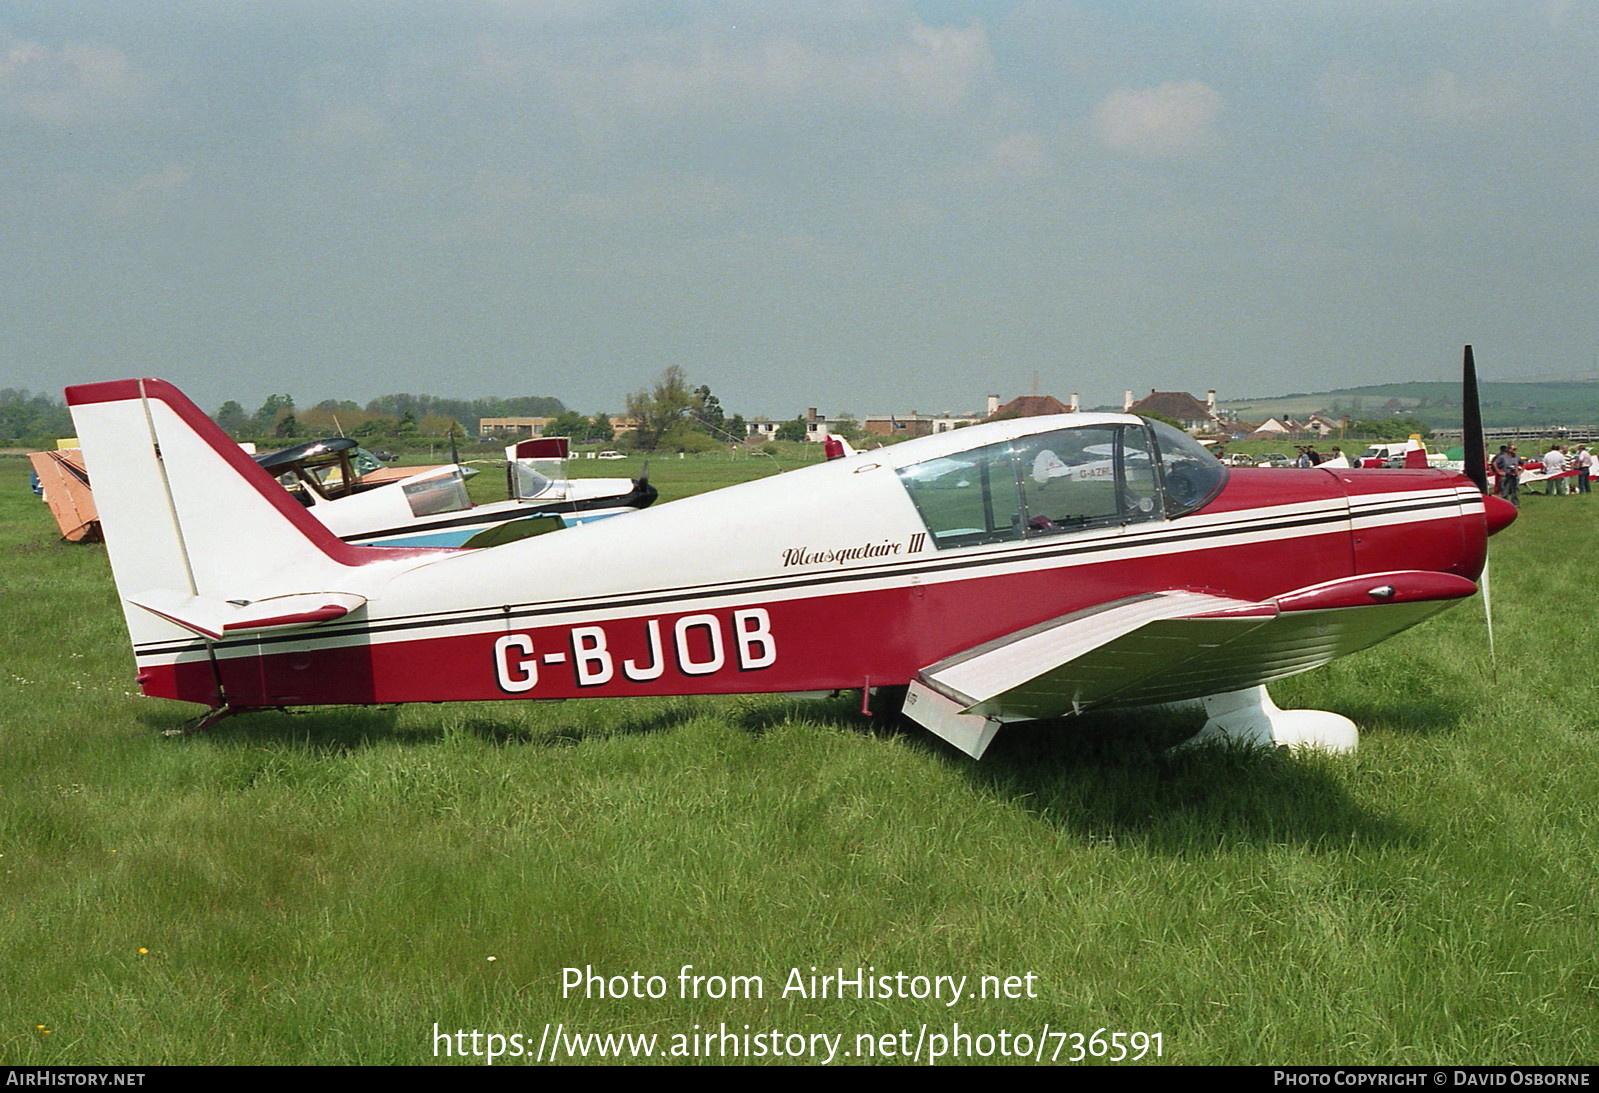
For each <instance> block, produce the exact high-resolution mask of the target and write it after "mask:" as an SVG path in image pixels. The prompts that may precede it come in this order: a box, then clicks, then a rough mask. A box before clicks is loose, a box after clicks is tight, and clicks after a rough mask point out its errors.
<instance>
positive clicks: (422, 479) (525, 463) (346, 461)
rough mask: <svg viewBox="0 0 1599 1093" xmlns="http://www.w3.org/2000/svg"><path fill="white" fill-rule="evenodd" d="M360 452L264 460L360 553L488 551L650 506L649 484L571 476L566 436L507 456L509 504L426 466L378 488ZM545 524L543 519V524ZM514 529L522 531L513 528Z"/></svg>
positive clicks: (349, 445) (346, 448)
mask: <svg viewBox="0 0 1599 1093" xmlns="http://www.w3.org/2000/svg"><path fill="white" fill-rule="evenodd" d="M359 450H360V449H358V448H356V445H355V441H353V440H346V439H342V438H335V439H331V440H319V441H315V442H313V443H311V444H302V445H300V446H299V447H296V448H290V449H288V450H287V451H284V452H277V453H274V454H272V455H265V456H257V457H256V462H257V463H259V464H260V465H261V466H262V467H264V468H266V469H267V470H268V471H269V472H270V473H272V474H273V475H274V476H276V477H277V479H278V481H279V482H280V483H281V484H282V485H283V486H284V487H285V488H286V489H287V490H288V491H289V493H290V495H291V496H292V497H294V499H295V500H297V501H299V502H300V503H301V504H302V505H304V506H306V508H307V509H308V510H309V511H310V513H311V514H312V515H313V516H315V517H316V518H317V519H318V520H320V521H321V522H322V523H323V524H326V525H327V526H328V528H329V529H331V530H332V532H333V533H334V534H335V535H337V536H338V537H339V538H341V539H343V540H344V541H345V542H349V543H356V544H359V545H362V546H433V547H459V546H480V545H486V544H487V543H490V542H508V541H510V540H511V539H515V538H523V537H526V536H529V535H534V534H539V533H542V532H544V531H549V530H555V529H558V528H561V527H572V526H575V525H577V524H582V523H587V522H589V521H591V520H600V519H604V518H605V517H607V516H616V515H620V514H622V513H625V512H632V511H634V510H635V509H641V508H645V507H647V506H649V505H650V504H652V503H653V502H654V501H655V497H656V491H655V488H654V487H653V486H651V485H650V484H649V482H648V481H647V480H646V479H642V478H641V479H632V478H579V479H568V478H567V477H566V461H567V457H568V454H569V449H568V445H567V439H566V438H565V437H545V438H539V439H535V440H524V441H521V442H519V443H516V444H512V445H510V446H509V447H507V448H506V449H505V458H506V491H507V493H508V495H509V500H506V501H499V502H494V503H492V504H485V505H474V504H473V503H472V500H471V498H470V497H468V496H467V491H466V481H465V476H466V474H467V473H475V472H469V469H468V468H464V467H462V466H460V465H459V464H456V463H449V464H445V465H444V466H440V467H425V468H421V469H420V470H417V471H416V473H411V474H408V475H402V476H401V477H399V478H394V477H393V475H394V472H395V470H401V471H403V470H404V468H394V469H388V468H385V469H384V471H383V472H380V473H386V474H387V475H388V476H389V478H388V480H387V481H385V482H383V483H382V484H380V485H378V486H376V487H374V486H372V485H371V484H370V482H371V478H372V475H371V473H370V472H368V473H365V474H359V475H357V474H356V473H355V470H356V468H352V466H351V457H352V455H353V454H354V453H356V452H358V451H359ZM541 518H544V519H541ZM512 525H514V526H512Z"/></svg>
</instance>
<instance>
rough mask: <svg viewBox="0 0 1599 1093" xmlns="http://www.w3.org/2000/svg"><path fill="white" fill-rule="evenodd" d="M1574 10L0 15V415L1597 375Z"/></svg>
mask: <svg viewBox="0 0 1599 1093" xmlns="http://www.w3.org/2000/svg"><path fill="white" fill-rule="evenodd" d="M1596 129H1599V3H1594V2H1585V0H1557V2H1548V3H1544V2H1539V0H1521V2H1506V3H1477V2H1470V0H1454V2H1439V3H1431V2H1419V0H1418V2H1409V0H1344V2H1334V0H1298V2H1295V0H1258V2H1241V0H1240V2H1232V0H1209V2H1197V0H1195V2H1185V0H1149V2H1138V0H1126V2H1110V0H1104V2H1098V0H1096V2H1082V3H1067V2H1057V0H1017V2H1010V3H1002V2H994V3H972V2H964V3H962V2H954V0H947V2H926V3H899V2H890V0H882V2H877V0H858V2H836V3H835V2H821V0H818V2H802V0H786V2H782V3H777V2H762V3H722V2H712V0H705V2H698V3H696V2H686V0H670V2H668V0H652V2H624V0H614V2H612V0H480V2H473V0H450V2H442V0H441V2H437V3H433V2H405V0H392V2H375V0H371V2H360V3H356V2H340V0H303V2H290V0H234V2H225V3H224V2H188V0H160V2H159V3H156V2H144V0H121V2H117V3H108V2H105V0H93V2H80V3H74V2H71V0H44V2H37V3H36V2H30V0H0V242H3V246H0V286H3V292H0V320H3V332H4V334H3V340H0V347H3V348H0V386H16V387H28V388H30V389H33V390H54V391H57V392H58V391H59V389H60V387H61V386H63V385H64V384H67V383H77V382H83V381H87V380H97V379H111V378H121V377H125V376H131V375H155V376H162V377H165V378H168V379H171V380H173V381H175V382H177V383H178V384H179V385H180V386H182V387H184V388H185V389H186V390H187V391H188V392H189V393H190V395H191V396H192V397H193V398H194V399H195V400H196V401H197V402H199V403H200V404H201V406H202V407H204V408H205V409H207V410H215V409H216V407H217V406H218V405H219V404H220V403H221V402H222V400H224V399H227V398H236V399H238V400H240V401H241V402H242V403H244V404H245V405H246V406H247V407H251V408H253V407H254V406H255V405H257V404H259V402H260V401H261V400H262V399H263V398H264V397H265V396H266V395H268V394H269V393H272V392H277V391H283V392H287V393H289V394H292V395H293V396H294V397H295V399H296V400H297V402H299V403H300V404H301V405H308V404H311V403H314V402H316V401H318V400H320V399H323V398H354V399H357V400H359V401H365V400H367V399H369V398H371V397H373V396H375V395H378V394H382V393H386V392H393V391H411V392H427V393H433V394H440V395H455V396H462V397H476V396H481V395H492V394H551V395H555V396H557V397H559V398H561V399H562V400H564V401H565V402H566V403H567V405H568V406H570V407H571V408H573V409H577V410H581V411H584V412H593V411H596V410H600V409H609V410H613V411H614V410H618V409H620V408H621V406H622V401H623V398H624V396H625V394H626V392H627V391H629V390H631V389H635V388H638V387H640V386H643V385H644V384H645V382H646V381H647V380H648V379H649V378H651V377H652V376H654V375H655V374H657V373H659V372H660V371H661V370H662V369H663V368H664V367H666V366H667V365H672V364H676V365H680V366H682V367H683V368H684V369H685V370H686V372H687V373H688V376H689V378H690V380H691V382H694V383H708V384H710V386H711V387H712V389H713V390H714V391H715V392H716V393H717V394H718V395H719V396H720V397H721V399H722V402H723V404H724V406H726V407H727V408H728V409H729V410H730V411H741V412H743V413H745V414H746V415H753V414H768V415H771V416H774V417H775V416H785V417H788V416H793V415H794V414H795V413H796V412H798V411H799V410H801V409H803V408H804V407H807V406H816V407H818V408H820V409H821V410H822V412H824V413H837V412H840V411H846V410H847V411H855V412H860V413H866V412H877V411H886V410H901V411H904V410H910V409H919V410H922V411H924V412H925V411H933V410H945V409H949V410H959V409H964V408H972V407H980V406H981V405H982V401H983V396H984V395H986V394H988V393H989V392H997V393H998V394H999V395H1001V397H1002V398H1006V399H1008V398H1010V397H1012V396H1014V395H1017V394H1025V393H1029V392H1030V391H1031V390H1032V388H1033V383H1034V376H1035V374H1036V376H1037V383H1038V388H1039V390H1040V391H1041V392H1044V393H1053V394H1056V395H1059V396H1061V397H1062V398H1064V397H1065V396H1067V395H1068V394H1070V393H1071V392H1073V391H1078V392H1081V394H1082V395H1083V397H1084V399H1085V401H1086V402H1088V403H1090V404H1092V403H1100V402H1119V400H1120V398H1121V392H1122V390H1123V389H1125V388H1134V389H1137V390H1138V391H1139V392H1140V393H1143V392H1147V390H1148V389H1150V388H1159V389H1161V390H1189V391H1193V392H1195V393H1196V394H1201V395H1202V394H1203V392H1204V391H1205V390H1206V389H1207V388H1212V387H1213V388H1216V389H1217V390H1218V391H1219V393H1220V394H1221V395H1222V396H1223V397H1227V396H1234V397H1236V396H1245V395H1265V394H1280V393H1285V392H1289V391H1299V390H1320V389H1325V388H1328V387H1332V386H1344V385H1353V384H1358V383H1368V382H1380V381H1382V380H1385V379H1447V378H1451V377H1452V376H1453V375H1454V370H1455V368H1456V367H1457V366H1458V358H1459V352H1460V345H1461V344H1462V343H1464V342H1467V341H1472V342H1474V343H1475V344H1476V346H1477V359H1478V363H1479V367H1480V368H1481V369H1482V372H1483V375H1484V378H1488V379H1495V378H1504V379H1509V378H1514V377H1516V376H1518V375H1549V374H1558V373H1571V372H1592V371H1593V370H1594V369H1595V366H1596V352H1599V312H1596V307H1595V304H1596V298H1599V294H1596V291H1595V288H1596V283H1595V282H1596V273H1599V230H1596V217H1599V140H1596V137H1599V133H1596Z"/></svg>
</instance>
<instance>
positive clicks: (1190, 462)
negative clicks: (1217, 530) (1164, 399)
mask: <svg viewBox="0 0 1599 1093" xmlns="http://www.w3.org/2000/svg"><path fill="white" fill-rule="evenodd" d="M1144 420H1145V421H1146V422H1148V423H1149V427H1150V429H1151V430H1152V431H1153V432H1154V434H1155V443H1156V445H1158V447H1159V449H1160V462H1161V470H1162V474H1161V479H1162V482H1163V483H1164V486H1165V494H1166V515H1167V516H1171V517H1177V516H1183V515H1185V514H1187V513H1190V512H1194V511H1196V510H1198V509H1201V508H1204V507H1205V505H1206V503H1207V502H1209V501H1210V499H1211V498H1213V497H1215V496H1216V495H1217V494H1218V493H1220V492H1221V488H1222V486H1223V485H1224V484H1225V483H1226V481H1227V468H1226V467H1225V466H1223V465H1222V462H1221V460H1219V459H1217V458H1216V457H1215V456H1213V455H1211V454H1210V452H1208V451H1206V450H1205V446H1204V445H1203V444H1201V443H1200V442H1199V441H1197V440H1195V439H1194V438H1193V437H1191V436H1189V435H1188V434H1187V433H1185V432H1182V431H1181V430H1179V429H1174V428H1172V427H1171V426H1170V425H1167V424H1166V423H1165V422H1163V421H1154V420H1151V419H1150V418H1145V419H1144Z"/></svg>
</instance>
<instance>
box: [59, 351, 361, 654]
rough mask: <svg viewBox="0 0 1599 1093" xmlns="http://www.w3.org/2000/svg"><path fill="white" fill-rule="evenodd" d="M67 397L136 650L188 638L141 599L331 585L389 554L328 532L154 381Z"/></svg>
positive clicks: (244, 595)
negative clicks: (351, 570)
mask: <svg viewBox="0 0 1599 1093" xmlns="http://www.w3.org/2000/svg"><path fill="white" fill-rule="evenodd" d="M67 404H68V406H69V407H70V408H71V410H72V417H73V421H74V423H75V424H76V427H77V430H78V436H79V440H80V442H81V444H82V446H83V454H84V461H85V464H86V468H87V470H88V473H89V476H90V482H91V484H92V486H93V489H94V499H95V504H96V508H97V509H98V511H99V516H100V524H101V529H102V532H103V535H104V537H105V540H106V549H107V553H108V555H109V557H110V560H111V569H112V575H113V576H114V578H115V580H116V583H117V591H118V594H119V596H120V597H121V598H122V599H123V601H124V605H125V613H126V614H127V617H128V628H129V631H130V633H131V635H132V637H133V640H134V644H135V645H136V646H137V645H139V644H140V643H141V642H142V641H159V640H165V639H170V638H172V637H175V636H177V635H178V634H179V633H180V632H181V633H184V634H185V636H192V635H191V634H189V633H188V631H185V630H174V629H173V627H174V626H181V624H180V623H178V621H177V618H175V617H174V616H173V613H172V612H167V613H165V614H163V613H161V612H157V611H155V610H154V609H153V608H150V607H149V606H148V604H147V603H145V602H143V601H148V600H150V599H151V597H152V596H154V597H155V598H156V600H159V601H160V602H163V603H166V602H172V599H171V598H172V597H174V596H176V597H185V598H189V597H194V598H199V599H200V600H205V601H215V602H222V603H227V602H229V601H234V602H238V601H241V600H243V599H248V600H255V599H260V598H263V597H267V596H280V595H290V594H294V593H303V592H310V591H313V590H321V589H329V588H338V587H339V586H340V584H343V583H345V582H344V581H342V580H341V579H340V578H341V575H342V574H346V573H348V572H349V570H348V569H347V568H346V567H348V566H354V565H360V564H363V563H364V562H365V561H366V560H367V559H369V558H375V557H389V556H392V555H391V554H389V553H388V552H372V551H370V550H368V549H363V548H360V547H352V546H350V545H349V544H347V543H344V542H342V541H341V540H339V539H338V538H337V537H336V536H335V535H334V534H333V533H332V532H331V531H329V530H328V529H327V528H326V527H324V526H323V525H322V523H321V522H320V521H318V520H316V519H315V518H314V517H313V516H311V514H310V513H308V512H306V511H305V510H304V508H302V507H301V506H300V505H299V504H298V503H297V502H296V501H295V500H294V499H293V498H292V497H290V496H289V494H288V492H287V491H286V490H284V489H283V488H282V487H281V486H279V485H278V484H277V483H276V482H275V481H274V480H273V478H272V476H271V475H270V474H269V473H268V472H266V471H265V470H263V469H262V468H260V467H259V466H257V465H256V463H255V461H254V460H252V459H251V458H250V457H249V456H247V455H245V454H244V452H243V451H241V450H240V448H239V446H238V445H237V444H236V443H235V442H234V441H233V440H232V439H230V438H229V437H228V436H227V434H226V433H224V432H223V431H222V430H221V429H220V428H219V427H218V426H217V425H216V424H215V423H214V422H212V421H211V419H210V418H208V417H207V416H206V415H205V414H204V413H203V412H202V411H201V410H200V409H199V408H198V407H196V406H195V405H194V403H192V402H190V401H189V400H188V399H187V398H186V397H184V395H183V393H182V392H180V391H179V390H178V389H177V388H176V387H173V386H172V385H171V384H169V383H166V382H165V381H162V380H155V379H140V380H119V381H114V382H109V383H94V384H85V385H82V386H77V387H69V388H67ZM193 629H194V628H193V627H189V628H188V630H193Z"/></svg>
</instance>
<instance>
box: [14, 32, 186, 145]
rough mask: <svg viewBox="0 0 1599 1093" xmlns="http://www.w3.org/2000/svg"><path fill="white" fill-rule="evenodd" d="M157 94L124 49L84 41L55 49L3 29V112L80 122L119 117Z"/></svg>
mask: <svg viewBox="0 0 1599 1093" xmlns="http://www.w3.org/2000/svg"><path fill="white" fill-rule="evenodd" d="M153 97H154V89H153V87H152V85H151V83H150V81H149V80H147V79H146V78H145V77H144V76H142V75H140V74H139V73H138V72H136V71H134V69H133V65H132V64H131V63H130V62H129V60H128V58H127V56H126V55H124V54H123V53H121V52H120V51H118V50H115V49H111V48H108V47H106V46H99V45H92V44H88V43H82V42H69V43H68V44H66V45H64V46H62V47H61V48H60V49H51V48H49V47H47V46H44V45H42V44H40V43H39V42H31V41H24V40H22V39H18V38H12V37H9V36H3V35H0V113H8V114H12V115H20V116H22V117H25V118H28V119H30V120H33V121H36V122H40V123H43V124H45V125H55V126H65V125H77V124H82V123H85V122H96V121H108V120H114V119H116V118H119V117H122V116H124V115H126V114H128V113H129V112H131V111H134V110H137V109H139V108H141V107H143V106H145V105H146V104H147V103H148V102H149V101H150V100H151V99H152V98H153Z"/></svg>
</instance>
